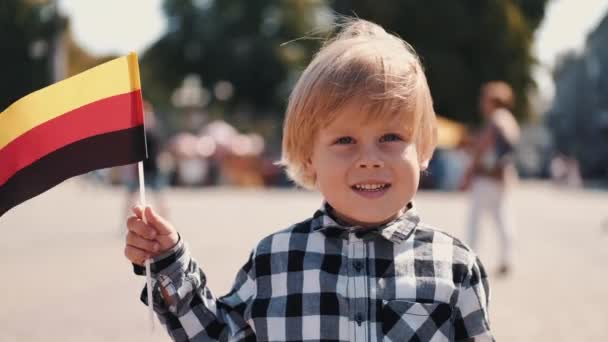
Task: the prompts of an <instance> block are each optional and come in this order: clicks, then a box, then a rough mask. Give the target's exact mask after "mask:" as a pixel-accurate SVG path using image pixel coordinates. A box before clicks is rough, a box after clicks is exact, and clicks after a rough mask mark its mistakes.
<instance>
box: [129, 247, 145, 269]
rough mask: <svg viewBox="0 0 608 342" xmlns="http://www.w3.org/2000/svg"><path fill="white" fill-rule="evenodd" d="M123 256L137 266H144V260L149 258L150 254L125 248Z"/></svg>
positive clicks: (136, 249)
mask: <svg viewBox="0 0 608 342" xmlns="http://www.w3.org/2000/svg"><path fill="white" fill-rule="evenodd" d="M125 256H126V257H127V259H129V261H131V262H132V263H134V264H136V265H139V266H144V262H145V261H146V259H148V258H149V257H150V254H148V253H146V252H145V251H142V250H141V249H138V248H136V247H132V246H126V247H125Z"/></svg>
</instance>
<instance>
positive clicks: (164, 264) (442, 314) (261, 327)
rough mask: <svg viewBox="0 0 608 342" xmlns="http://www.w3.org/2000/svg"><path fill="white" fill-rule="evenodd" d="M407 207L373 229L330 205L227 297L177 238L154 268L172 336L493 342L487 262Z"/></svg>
mask: <svg viewBox="0 0 608 342" xmlns="http://www.w3.org/2000/svg"><path fill="white" fill-rule="evenodd" d="M408 208H410V209H409V210H407V211H406V213H405V214H404V215H402V216H401V217H399V218H398V219H396V220H394V221H392V222H390V223H388V224H386V225H384V226H381V227H375V228H371V229H370V228H360V227H349V226H346V225H344V224H341V223H340V222H338V220H336V219H334V217H333V216H332V215H331V211H332V208H331V207H330V206H329V205H327V204H324V206H323V207H322V208H321V209H320V210H319V211H317V212H316V213H315V214H314V216H313V217H312V218H310V219H308V220H306V221H304V222H301V223H298V224H295V225H294V226H292V227H290V228H288V229H285V230H282V231H279V232H277V233H274V234H272V235H270V236H268V237H266V238H264V239H263V240H262V241H261V242H260V243H259V244H258V245H257V246H256V247H255V249H254V250H253V251H252V253H251V255H250V258H249V260H248V261H247V263H246V264H245V265H244V266H243V267H242V268H241V269H240V270H239V272H238V274H237V277H236V280H235V283H234V286H233V288H232V290H231V291H230V293H228V294H227V295H225V296H223V297H220V298H215V297H214V296H213V295H212V294H211V292H210V291H209V289H208V288H207V286H206V279H205V275H204V273H203V271H202V270H201V269H200V268H199V267H198V266H197V263H196V262H195V261H194V260H193V259H192V258H191V257H190V255H189V253H188V251H187V248H186V247H185V244H184V243H183V241H181V240H180V242H179V243H178V244H177V245H176V246H175V247H174V249H172V250H170V251H168V252H167V253H165V254H164V255H161V256H159V257H157V258H155V261H154V263H153V264H152V268H151V272H152V273H153V274H152V275H153V279H155V285H154V291H153V296H154V298H153V302H154V308H155V311H156V312H157V314H158V317H159V319H160V320H161V322H162V323H163V324H164V325H165V326H166V328H167V331H168V332H169V335H170V336H171V337H172V338H173V339H174V340H175V341H320V340H323V341H494V339H493V337H492V335H491V333H490V327H489V323H488V311H487V305H488V298H489V287H488V282H487V276H486V273H485V271H484V269H483V266H482V265H481V263H480V261H479V260H478V259H477V257H476V256H475V254H474V253H473V252H471V250H470V249H469V248H468V247H467V246H465V245H463V244H462V243H461V242H460V241H458V240H457V239H455V238H453V237H451V236H449V235H448V234H445V233H443V232H440V231H437V230H435V229H433V228H430V227H428V226H425V225H423V224H422V223H421V222H420V219H419V217H418V216H417V215H416V214H415V213H414V211H413V209H411V206H409V207H408ZM136 273H138V274H143V273H144V271H143V269H142V268H140V267H137V268H136ZM161 287H162V289H164V291H163V292H164V296H162V295H161V291H160V288H161ZM142 301H144V303H147V298H146V289H145V288H144V291H143V292H142Z"/></svg>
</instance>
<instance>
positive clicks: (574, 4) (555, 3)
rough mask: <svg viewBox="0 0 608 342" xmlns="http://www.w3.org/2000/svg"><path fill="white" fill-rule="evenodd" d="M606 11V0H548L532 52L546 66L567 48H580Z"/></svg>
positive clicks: (553, 61) (607, 10) (607, 8)
mask: <svg viewBox="0 0 608 342" xmlns="http://www.w3.org/2000/svg"><path fill="white" fill-rule="evenodd" d="M606 15H608V0H550V2H549V5H547V12H546V14H545V19H544V21H543V23H542V25H541V27H540V28H539V30H538V31H537V32H536V41H535V44H534V52H535V54H536V56H537V57H538V58H539V59H540V61H541V62H542V63H543V64H545V65H546V66H552V65H553V64H554V63H555V58H556V57H557V56H558V55H559V54H560V53H563V52H565V51H567V50H572V49H574V50H577V51H580V50H581V49H582V48H583V46H584V44H585V38H586V36H587V34H588V33H590V32H591V31H593V29H595V27H596V26H597V25H598V24H599V23H600V21H601V20H602V18H603V17H604V16H606Z"/></svg>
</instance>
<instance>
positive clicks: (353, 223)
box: [327, 202, 412, 229]
mask: <svg viewBox="0 0 608 342" xmlns="http://www.w3.org/2000/svg"><path fill="white" fill-rule="evenodd" d="M411 208H412V203H411V202H409V203H408V204H407V205H406V206H405V207H403V208H401V210H399V211H398V212H397V213H396V214H395V215H393V216H391V217H389V218H387V219H386V220H383V221H381V222H360V221H357V220H354V219H351V218H349V217H347V216H345V215H342V214H340V213H339V212H337V211H336V210H335V209H334V208H333V207H332V206H331V205H329V203H328V204H327V211H328V212H327V213H328V214H329V216H331V217H332V218H333V219H334V221H336V222H337V223H338V224H340V225H342V226H345V227H360V228H363V229H365V228H375V227H380V226H384V225H386V224H387V223H390V222H392V221H394V220H395V219H397V218H399V217H401V216H402V215H403V214H405V213H406V212H407V211H408V210H410V209H411Z"/></svg>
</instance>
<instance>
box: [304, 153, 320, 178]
mask: <svg viewBox="0 0 608 342" xmlns="http://www.w3.org/2000/svg"><path fill="white" fill-rule="evenodd" d="M304 172H306V176H307V177H309V178H312V179H316V178H317V177H316V172H315V168H314V167H313V165H312V159H311V158H307V159H306V160H305V161H304Z"/></svg>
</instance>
